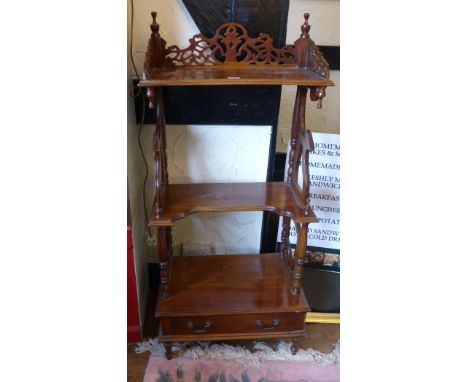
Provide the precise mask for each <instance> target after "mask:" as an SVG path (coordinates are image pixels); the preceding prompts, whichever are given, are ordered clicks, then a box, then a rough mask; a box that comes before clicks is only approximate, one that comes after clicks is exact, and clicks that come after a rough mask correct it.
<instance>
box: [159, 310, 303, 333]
mask: <svg viewBox="0 0 468 382" xmlns="http://www.w3.org/2000/svg"><path fill="white" fill-rule="evenodd" d="M304 318H305V313H304V312H300V313H295V312H292V313H267V314H228V315H218V316H193V317H175V318H161V324H162V329H163V333H164V334H165V335H188V334H197V335H203V334H230V333H269V332H274V333H281V332H290V331H294V330H302V329H303V328H304Z"/></svg>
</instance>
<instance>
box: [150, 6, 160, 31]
mask: <svg viewBox="0 0 468 382" xmlns="http://www.w3.org/2000/svg"><path fill="white" fill-rule="evenodd" d="M157 15H158V13H157V12H155V11H153V12H151V17H152V18H153V23H152V24H151V26H150V27H151V31H152V32H153V33H158V32H159V24H158V23H157V22H156V16H157Z"/></svg>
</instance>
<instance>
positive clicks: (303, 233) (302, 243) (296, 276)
mask: <svg viewBox="0 0 468 382" xmlns="http://www.w3.org/2000/svg"><path fill="white" fill-rule="evenodd" d="M308 228H309V223H302V224H296V231H297V244H296V251H295V253H294V260H295V262H294V269H293V274H292V277H293V280H292V283H293V285H292V288H291V293H292V294H299V293H300V291H301V280H302V273H303V272H304V257H305V252H306V247H307V231H308Z"/></svg>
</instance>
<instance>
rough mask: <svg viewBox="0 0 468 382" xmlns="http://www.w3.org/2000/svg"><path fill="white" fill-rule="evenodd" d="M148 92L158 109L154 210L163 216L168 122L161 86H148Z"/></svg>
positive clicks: (166, 180)
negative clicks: (165, 116) (165, 115)
mask: <svg viewBox="0 0 468 382" xmlns="http://www.w3.org/2000/svg"><path fill="white" fill-rule="evenodd" d="M146 94H147V96H148V98H149V100H150V101H149V102H150V105H149V107H150V108H152V109H156V128H155V130H154V135H153V152H154V160H155V163H154V170H155V171H154V172H155V180H154V185H155V191H156V192H155V197H154V211H155V213H156V218H159V217H161V214H162V212H163V209H164V201H165V198H166V192H167V187H168V183H169V182H168V171H167V154H166V149H167V147H166V146H167V143H166V122H165V118H164V105H163V100H162V89H161V88H148V89H147V91H146Z"/></svg>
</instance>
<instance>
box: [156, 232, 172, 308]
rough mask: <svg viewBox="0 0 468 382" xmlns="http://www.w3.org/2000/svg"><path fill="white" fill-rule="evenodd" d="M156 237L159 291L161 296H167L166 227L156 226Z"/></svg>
mask: <svg viewBox="0 0 468 382" xmlns="http://www.w3.org/2000/svg"><path fill="white" fill-rule="evenodd" d="M157 237H158V257H159V281H160V286H159V291H160V295H161V297H162V298H163V299H164V300H166V299H168V298H169V265H170V261H169V248H168V246H167V228H166V227H158V228H157Z"/></svg>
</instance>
